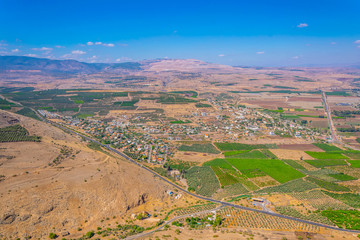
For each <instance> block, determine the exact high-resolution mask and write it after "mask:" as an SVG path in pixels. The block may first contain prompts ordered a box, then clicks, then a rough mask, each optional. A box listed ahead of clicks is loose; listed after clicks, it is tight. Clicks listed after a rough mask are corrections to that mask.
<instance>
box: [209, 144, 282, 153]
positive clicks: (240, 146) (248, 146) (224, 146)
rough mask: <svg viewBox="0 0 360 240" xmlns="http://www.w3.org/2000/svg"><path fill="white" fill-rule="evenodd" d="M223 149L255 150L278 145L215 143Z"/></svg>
mask: <svg viewBox="0 0 360 240" xmlns="http://www.w3.org/2000/svg"><path fill="white" fill-rule="evenodd" d="M215 145H216V147H218V148H219V149H220V150H221V151H236V150H253V149H269V148H276V145H265V144H243V143H215Z"/></svg>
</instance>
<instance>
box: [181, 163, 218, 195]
mask: <svg viewBox="0 0 360 240" xmlns="http://www.w3.org/2000/svg"><path fill="white" fill-rule="evenodd" d="M185 178H186V180H187V183H188V185H189V190H193V191H195V192H196V193H197V194H200V195H203V196H208V197H210V196H212V195H213V194H214V193H215V192H216V191H217V190H218V189H219V188H220V184H219V181H218V179H217V178H216V175H215V173H214V171H213V170H212V169H211V168H210V167H208V166H204V167H198V166H195V167H192V168H190V169H189V170H188V171H187V172H186V174H185Z"/></svg>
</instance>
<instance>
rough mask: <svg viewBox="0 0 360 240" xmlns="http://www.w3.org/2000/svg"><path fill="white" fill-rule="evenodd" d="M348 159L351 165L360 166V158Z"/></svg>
mask: <svg viewBox="0 0 360 240" xmlns="http://www.w3.org/2000/svg"><path fill="white" fill-rule="evenodd" d="M347 161H348V162H349V163H350V164H351V167H353V168H360V160H347Z"/></svg>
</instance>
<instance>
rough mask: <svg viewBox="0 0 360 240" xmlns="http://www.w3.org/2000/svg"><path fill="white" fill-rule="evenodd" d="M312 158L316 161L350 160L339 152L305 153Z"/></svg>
mask: <svg viewBox="0 0 360 240" xmlns="http://www.w3.org/2000/svg"><path fill="white" fill-rule="evenodd" d="M305 153H307V154H309V155H310V156H311V157H313V158H315V159H349V158H348V157H346V156H344V155H342V154H341V153H339V152H310V151H305Z"/></svg>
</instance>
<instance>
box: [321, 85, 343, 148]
mask: <svg viewBox="0 0 360 240" xmlns="http://www.w3.org/2000/svg"><path fill="white" fill-rule="evenodd" d="M321 96H322V99H323V102H324V108H325V112H326V116H327V118H328V121H329V126H330V132H331V136H332V139H333V141H334V143H340V141H339V138H338V136H337V134H336V131H335V127H334V122H333V120H332V117H331V110H330V106H329V105H328V103H327V98H326V93H325V92H324V91H321Z"/></svg>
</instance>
